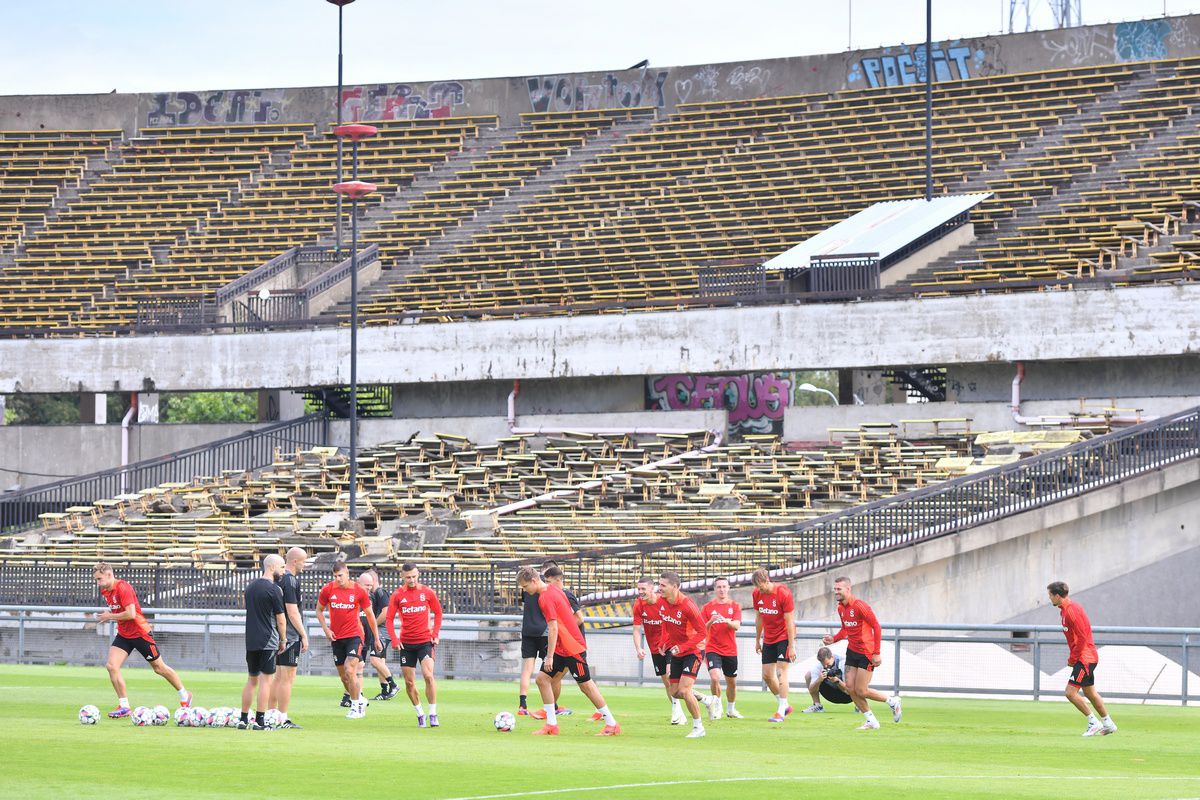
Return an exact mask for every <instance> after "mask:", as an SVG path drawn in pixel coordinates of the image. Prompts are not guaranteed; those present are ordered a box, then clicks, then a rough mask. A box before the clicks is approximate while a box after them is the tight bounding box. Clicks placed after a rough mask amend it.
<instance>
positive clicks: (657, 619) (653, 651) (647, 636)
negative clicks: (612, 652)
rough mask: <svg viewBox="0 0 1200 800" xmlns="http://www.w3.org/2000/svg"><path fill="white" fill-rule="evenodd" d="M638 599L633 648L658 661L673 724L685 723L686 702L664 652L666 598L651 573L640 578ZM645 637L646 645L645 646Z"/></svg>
mask: <svg viewBox="0 0 1200 800" xmlns="http://www.w3.org/2000/svg"><path fill="white" fill-rule="evenodd" d="M637 593H638V596H637V599H636V600H634V601H633V652H634V653H635V654H636V655H637V657H638V660H639V661H645V660H646V653H647V652H649V654H650V663H651V664H653V665H654V674H655V675H657V676H658V677H660V678H662V682H663V689H665V690H666V692H667V699H668V700H670V701H671V724H672V725H682V724H683V723H684V722H686V721H687V717H685V716H684V715H683V706H681V705H680V704H679V698H678V697H676V696H675V693H674V692H673V691H672V690H671V679H670V678H669V677H667V661H668V659H667V656H666V655H665V654H664V653H663V647H662V636H663V624H662V598H660V597H659V596H658V584H657V583H656V582H655V580H654V579H653V578H651V577H650V576H649V575H646V576H643V577H641V578H638V582H637ZM643 639H644V640H645V647H643V646H642V642H643Z"/></svg>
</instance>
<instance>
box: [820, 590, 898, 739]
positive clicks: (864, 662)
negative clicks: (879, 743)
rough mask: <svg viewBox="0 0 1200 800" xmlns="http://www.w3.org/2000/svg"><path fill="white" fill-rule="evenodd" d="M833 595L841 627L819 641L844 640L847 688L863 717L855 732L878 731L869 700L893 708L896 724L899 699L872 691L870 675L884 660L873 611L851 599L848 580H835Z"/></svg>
mask: <svg viewBox="0 0 1200 800" xmlns="http://www.w3.org/2000/svg"><path fill="white" fill-rule="evenodd" d="M833 596H834V597H835V598H836V599H837V603H838V606H837V611H838V616H839V617H841V620H842V628H841V630H839V631H838V632H837V633H835V634H834V635H833V636H825V637H823V638H822V639H821V641H822V642H823V643H825V644H827V645H828V644H833V643H834V642H840V641H841V640H842V639H845V640H846V687H847V688H848V689H849V690H850V697H851V698H853V700H854V707H855V708H857V709H858V710H859V711H861V712H862V713H863V716H864V719H863V724H862V725H860V726H858V730H860V731H875V730H879V720H877V719H875V712H873V711H872V710H871V707H870V706H869V705H867V701H868V700H874V701H875V702H877V703H887V704H888V707H889V708H891V709H892V721H893V722H899V721H900V698H899V697H897V696H896V695H892V696H891V697H888V696H886V695H884V694H882V693H880V692H877V691H875V690H874V689H872V688H871V673H872V672H873V671H874V670H875V668H876V667H878V666H879V664H880V662H881V661H882V660H883V659H882V657H881V656H880V655H879V649H880V645H881V643H882V641H883V631H882V629H881V628H880V627H879V620H878V619H876V618H875V612H874V611H872V610H871V607H870V606H869V605H867V604H866V603H864V602H863V601H862V600H860V599H858V598H857V597H855V596H854V593H853V592H852V591H851V586H850V579H849V578H838V579H837V580H835V581H834V582H833Z"/></svg>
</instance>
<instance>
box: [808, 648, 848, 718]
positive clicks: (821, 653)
mask: <svg viewBox="0 0 1200 800" xmlns="http://www.w3.org/2000/svg"><path fill="white" fill-rule="evenodd" d="M804 682H805V683H806V684H807V685H808V693H809V694H810V695H812V705H811V706H809V707H808V708H806V709H804V713H805V714H821V713H823V712H824V711H825V704H824V703H822V702H821V699H822V698H824V699H825V701H826V702H829V703H833V704H834V705H847V704H849V703H853V702H854V698H853V697H851V696H850V691H849V689H848V688H847V687H846V682H845V681H844V680H842V659H841V656H835V655H834V654H833V651H832V650H830V649H829V648H828V647H822V648H821V649H820V650H818V651H817V666H816V668H815V669H811V670H809V671H808V672H806V673H804Z"/></svg>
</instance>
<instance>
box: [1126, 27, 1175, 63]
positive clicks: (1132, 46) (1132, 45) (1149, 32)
mask: <svg viewBox="0 0 1200 800" xmlns="http://www.w3.org/2000/svg"><path fill="white" fill-rule="evenodd" d="M1113 33H1114V34H1115V38H1116V40H1117V46H1116V47H1115V48H1114V49H1115V51H1116V54H1117V60H1118V61H1152V60H1154V59H1156V58H1166V57H1167V37H1168V36H1170V35H1171V23H1169V22H1167V21H1166V20H1165V19H1144V20H1138V21H1137V22H1121V23H1118V24H1117V25H1116V27H1115V28H1114V29H1113Z"/></svg>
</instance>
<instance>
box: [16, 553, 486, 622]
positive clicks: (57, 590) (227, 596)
mask: <svg viewBox="0 0 1200 800" xmlns="http://www.w3.org/2000/svg"><path fill="white" fill-rule="evenodd" d="M108 563H110V564H112V565H113V568H114V570H115V571H116V573H117V575H118V577H120V578H121V579H122V580H126V581H128V582H129V583H130V585H131V586H133V588H134V590H135V591H136V592H137V594H138V597H139V598H141V600H142V602H143V603H145V604H146V605H147V606H154V607H158V608H163V609H170V611H171V612H174V611H184V610H188V609H215V610H220V611H222V612H224V611H236V610H237V609H240V608H242V589H243V588H244V587H245V586H246V584H248V583H249V582H250V581H252V580H253V579H254V578H256V577H258V576H259V575H260V574H261V572H262V571H261V570H260V569H251V568H247V567H240V568H237V567H229V568H226V569H221V568H220V567H217V566H206V567H205V568H204V569H197V568H195V567H180V566H170V567H168V566H154V565H146V564H122V563H121V561H120V560H119V559H115V560H114V559H108ZM375 571H376V572H378V573H379V578H380V583H381V584H382V585H383V586H399V585H400V569H399V565H396V566H393V567H387V566H376V567H375ZM329 580H330V576H329V571H328V569H326V568H313V569H310V570H308V571H306V572H303V573H301V575H300V590H301V593H302V595H303V596H304V597H307V598H311V599H314V600H315V598H316V596H317V592H318V591H320V589H321V587H322V586H324V585H325V584H326V583H328V582H329ZM421 581H422V582H423V583H424V584H425V585H426V586H431V587H433V589H434V590H435V591H436V592H437V593H438V596H439V597H440V598H441V601H442V604H443V606H444V607H445V608H446V610H448V611H457V612H461V613H477V614H490V613H493V612H496V611H500V610H509V608H508V606H504V605H501V600H500V599H499V598H498V595H497V593H496V583H495V580H494V576H493V573H492V572H490V571H488V570H422V572H421ZM98 602H100V601H99V595H98V594H97V593H96V582H95V580H94V578H93V577H92V570H91V567H90V566H87V565H82V566H68V565H63V564H36V563H34V564H30V563H0V603H18V604H24V605H29V606H81V605H84V604H86V603H98Z"/></svg>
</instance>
